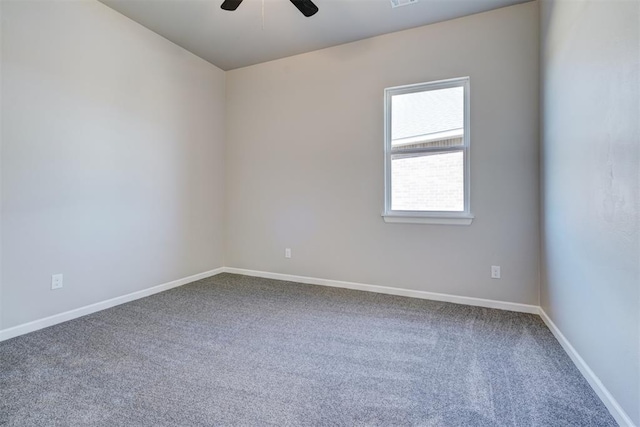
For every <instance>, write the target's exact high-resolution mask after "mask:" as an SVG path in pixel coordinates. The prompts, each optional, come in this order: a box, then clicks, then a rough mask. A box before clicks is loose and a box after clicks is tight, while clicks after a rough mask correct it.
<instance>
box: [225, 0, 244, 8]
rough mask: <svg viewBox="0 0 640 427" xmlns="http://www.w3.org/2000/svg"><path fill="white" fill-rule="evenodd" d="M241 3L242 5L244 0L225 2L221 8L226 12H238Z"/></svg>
mask: <svg viewBox="0 0 640 427" xmlns="http://www.w3.org/2000/svg"><path fill="white" fill-rule="evenodd" d="M240 3H242V0H224V2H222V6H220V8H221V9H224V10H236V9H237V8H238V6H240Z"/></svg>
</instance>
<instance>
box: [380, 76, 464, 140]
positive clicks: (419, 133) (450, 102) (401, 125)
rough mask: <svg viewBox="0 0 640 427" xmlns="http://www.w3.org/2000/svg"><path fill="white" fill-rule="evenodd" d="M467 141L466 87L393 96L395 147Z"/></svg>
mask: <svg viewBox="0 0 640 427" xmlns="http://www.w3.org/2000/svg"><path fill="white" fill-rule="evenodd" d="M463 141H464V88H463V87H452V88H447V89H437V90H428V91H423V92H414V93H406V94H402V95H394V96H393V97H392V98H391V146H392V147H393V149H407V148H419V147H451V146H458V145H463V143H464V142H463Z"/></svg>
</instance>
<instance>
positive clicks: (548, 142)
mask: <svg viewBox="0 0 640 427" xmlns="http://www.w3.org/2000/svg"><path fill="white" fill-rule="evenodd" d="M541 23H542V31H541V40H542V42H541V53H542V60H541V67H542V100H543V101H542V123H543V127H542V128H543V131H542V183H543V184H542V199H543V204H542V220H543V221H542V224H543V227H542V231H543V241H542V242H543V243H542V249H543V251H542V253H543V256H542V261H543V263H542V265H543V269H542V286H541V305H542V308H543V309H544V310H545V312H546V313H547V314H548V315H549V316H550V317H551V319H552V320H553V322H554V323H555V324H556V325H557V326H558V328H559V329H560V330H561V331H562V333H563V334H564V335H565V336H566V337H567V339H568V340H569V341H570V342H571V344H572V345H573V346H574V347H575V349H576V350H577V351H578V353H579V354H580V355H581V356H582V358H583V359H584V360H585V361H586V363H587V364H588V365H589V366H590V368H591V369H592V370H593V371H594V373H595V374H596V375H597V376H598V377H599V379H600V380H601V381H602V383H603V384H604V386H605V387H606V388H607V389H608V390H609V392H610V393H611V394H612V395H613V396H614V398H615V399H616V400H617V401H618V403H619V404H620V405H621V406H622V407H623V409H624V410H625V411H626V412H627V414H628V415H629V417H630V418H631V419H632V420H633V422H634V423H635V424H637V425H640V213H639V209H640V206H639V205H640V195H639V191H640V163H639V156H640V125H639V123H640V105H639V104H640V89H639V87H640V72H639V62H640V48H639V46H640V3H638V2H637V1H611V2H602V1H582V2H575V1H546V0H545V1H544V2H542V6H541Z"/></svg>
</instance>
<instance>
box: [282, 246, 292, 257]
mask: <svg viewBox="0 0 640 427" xmlns="http://www.w3.org/2000/svg"><path fill="white" fill-rule="evenodd" d="M284 257H285V258H291V248H286V249H285V250H284Z"/></svg>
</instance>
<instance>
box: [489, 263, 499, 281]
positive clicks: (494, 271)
mask: <svg viewBox="0 0 640 427" xmlns="http://www.w3.org/2000/svg"><path fill="white" fill-rule="evenodd" d="M491 278H492V279H499V278H500V266H499V265H492V266H491Z"/></svg>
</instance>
